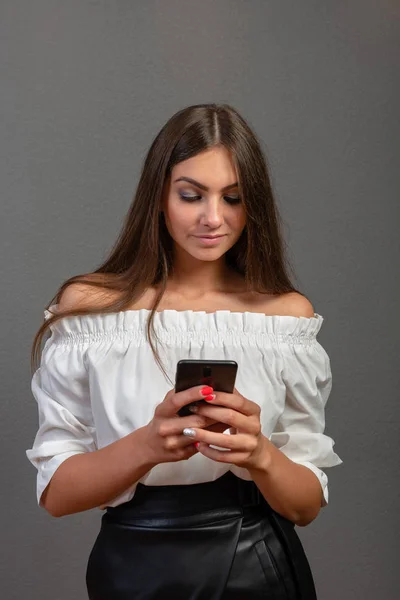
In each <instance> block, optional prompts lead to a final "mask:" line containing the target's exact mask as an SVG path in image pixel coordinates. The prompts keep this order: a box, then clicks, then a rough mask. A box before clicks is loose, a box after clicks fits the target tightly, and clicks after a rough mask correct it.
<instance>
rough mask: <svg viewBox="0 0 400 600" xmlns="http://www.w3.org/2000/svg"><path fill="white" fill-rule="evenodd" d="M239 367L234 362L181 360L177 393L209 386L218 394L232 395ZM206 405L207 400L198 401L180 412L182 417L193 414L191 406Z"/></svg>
mask: <svg viewBox="0 0 400 600" xmlns="http://www.w3.org/2000/svg"><path fill="white" fill-rule="evenodd" d="M237 369H238V365H237V362H236V361H234V360H200V359H185V360H180V361H179V362H178V364H177V366H176V375H175V392H182V391H183V390H187V389H188V388H191V387H195V386H196V385H209V386H211V387H212V388H213V389H214V390H215V391H217V392H226V393H228V394H232V393H233V390H234V388H235V381H236V374H237ZM201 403H205V404H207V403H206V401H205V400H196V402H191V403H190V404H187V405H186V406H183V407H182V408H181V409H180V410H179V411H178V415H179V416H180V417H186V416H187V415H191V414H193V413H191V412H190V410H189V406H193V405H196V404H201Z"/></svg>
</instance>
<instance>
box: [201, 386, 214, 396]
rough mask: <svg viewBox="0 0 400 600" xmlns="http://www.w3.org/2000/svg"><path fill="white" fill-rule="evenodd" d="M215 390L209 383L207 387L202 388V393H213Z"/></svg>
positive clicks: (204, 394)
mask: <svg viewBox="0 0 400 600" xmlns="http://www.w3.org/2000/svg"><path fill="white" fill-rule="evenodd" d="M213 391H214V390H213V388H212V387H210V386H209V385H206V386H205V387H203V388H202V389H201V390H200V393H201V394H203V396H208V395H209V394H212V392H213Z"/></svg>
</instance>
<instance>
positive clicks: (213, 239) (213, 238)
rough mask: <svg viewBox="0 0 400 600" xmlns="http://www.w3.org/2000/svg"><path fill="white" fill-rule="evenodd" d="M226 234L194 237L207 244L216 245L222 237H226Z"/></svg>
mask: <svg viewBox="0 0 400 600" xmlns="http://www.w3.org/2000/svg"><path fill="white" fill-rule="evenodd" d="M225 235H226V234H223V235H195V236H194V237H195V238H196V239H198V240H199V241H200V242H201V243H202V244H203V245H205V246H215V245H216V244H218V243H219V242H220V241H221V240H222V238H224V237H225Z"/></svg>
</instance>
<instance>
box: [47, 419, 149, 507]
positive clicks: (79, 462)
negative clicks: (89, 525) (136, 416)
mask: <svg viewBox="0 0 400 600" xmlns="http://www.w3.org/2000/svg"><path fill="white" fill-rule="evenodd" d="M143 437H144V436H143V428H140V429H137V430H136V431H134V432H132V433H130V434H128V435H127V436H125V437H123V438H121V439H120V440H117V441H116V442H113V443H112V444H109V445H108V446H106V447H105V448H101V449H100V450H96V451H94V452H86V453H82V454H76V455H74V456H70V457H69V458H68V459H66V460H65V461H64V462H63V463H62V464H61V465H60V466H59V467H58V469H57V470H56V472H55V473H54V475H53V477H52V479H51V481H50V483H49V485H48V486H47V487H46V490H45V491H44V492H43V496H42V502H41V504H42V506H43V507H44V508H45V509H46V510H47V511H48V512H49V513H50V514H51V515H52V516H53V517H62V516H65V515H69V514H73V513H77V512H81V511H84V510H89V509H91V508H95V507H98V506H100V505H102V504H107V501H110V499H112V498H115V497H116V496H118V495H119V494H121V493H122V492H123V491H124V490H126V489H127V488H128V487H129V486H131V485H132V484H133V483H135V482H136V481H138V480H139V479H140V478H141V477H143V475H145V474H146V473H147V472H148V471H149V470H150V469H151V468H152V467H153V466H154V465H153V464H150V463H149V462H148V457H147V456H146V452H145V451H144V447H145V446H144V444H143V443H142V441H143V440H142V438H143ZM127 457H130V459H129V460H127Z"/></svg>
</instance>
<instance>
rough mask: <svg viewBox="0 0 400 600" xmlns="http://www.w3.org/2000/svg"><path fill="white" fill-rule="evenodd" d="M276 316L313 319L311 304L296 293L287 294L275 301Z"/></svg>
mask: <svg viewBox="0 0 400 600" xmlns="http://www.w3.org/2000/svg"><path fill="white" fill-rule="evenodd" d="M276 307H277V309H278V310H279V313H278V314H281V315H288V316H291V317H308V318H310V317H313V316H314V314H315V312H314V307H313V305H312V304H311V302H310V301H309V300H308V298H306V297H305V296H303V295H302V294H299V293H298V292H288V293H287V294H282V295H281V296H279V298H277V299H276Z"/></svg>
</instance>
